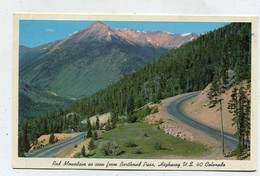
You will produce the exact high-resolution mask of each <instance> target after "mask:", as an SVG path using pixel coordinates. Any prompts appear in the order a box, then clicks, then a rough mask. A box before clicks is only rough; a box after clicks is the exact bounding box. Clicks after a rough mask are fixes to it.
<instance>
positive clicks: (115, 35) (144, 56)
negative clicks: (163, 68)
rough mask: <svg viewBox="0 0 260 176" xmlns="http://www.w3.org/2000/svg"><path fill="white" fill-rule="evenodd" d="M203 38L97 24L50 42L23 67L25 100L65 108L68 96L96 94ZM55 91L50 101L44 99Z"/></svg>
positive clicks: (21, 74) (22, 82)
mask: <svg viewBox="0 0 260 176" xmlns="http://www.w3.org/2000/svg"><path fill="white" fill-rule="evenodd" d="M197 37H198V35H196V34H171V33H167V32H159V31H157V32H146V31H134V30H132V29H115V28H112V27H110V26H107V25H105V24H103V23H100V22H96V23H93V24H92V25H90V26H88V27H86V28H85V29H83V30H82V31H79V32H75V33H73V34H71V35H69V36H68V37H66V38H65V39H63V40H61V41H57V42H53V43H50V44H46V46H48V47H46V46H45V47H43V46H40V47H38V48H40V49H41V50H39V49H38V50H35V51H42V50H44V52H39V53H38V56H37V53H36V54H35V55H33V56H34V57H33V58H32V57H31V58H30V59H28V58H27V61H26V62H25V63H24V64H22V65H20V71H19V75H20V78H19V79H20V80H19V81H20V92H19V93H20V96H21V97H23V98H21V100H28V99H30V100H32V101H34V102H37V104H42V103H44V104H45V106H46V107H47V105H46V104H48V103H50V102H52V103H51V104H52V106H54V107H59V106H60V105H61V104H63V103H62V102H61V99H62V98H65V99H69V100H71V99H73V98H82V97H87V96H90V95H92V94H93V93H95V92H97V91H99V90H101V89H103V88H105V87H107V86H108V85H110V84H112V83H114V82H116V81H118V80H119V79H121V78H122V77H123V76H124V75H127V74H130V73H133V72H135V71H137V70H139V69H140V68H142V67H143V66H144V65H146V64H147V63H151V62H153V61H155V60H156V59H157V58H158V57H159V56H161V55H162V54H163V53H165V52H167V51H169V50H170V49H172V48H176V47H179V46H181V45H182V44H184V43H187V42H189V41H191V40H194V39H195V38H197ZM32 49H33V48H32ZM32 49H31V51H32ZM21 59H23V60H26V58H24V57H20V60H21ZM25 85H26V87H31V88H33V89H31V90H28V91H25V90H24V89H22V88H23V87H25ZM34 90H37V96H36V94H35V91H34ZM50 92H51V94H52V95H51V96H50V98H51V100H50V102H48V101H47V100H46V97H43V96H45V95H46V94H47V95H50V94H49V93H50ZM39 94H40V95H39ZM53 95H55V96H53ZM24 96H25V97H27V98H24ZM39 97H42V98H39ZM59 97H62V98H59ZM59 102H60V103H59ZM20 103H24V102H20ZM30 103H31V104H32V102H30ZM27 108H28V107H27ZM35 109H36V108H35ZM38 109H40V105H39V108H38ZM28 111H30V109H28ZM23 112H24V111H23Z"/></svg>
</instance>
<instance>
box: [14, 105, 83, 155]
mask: <svg viewBox="0 0 260 176" xmlns="http://www.w3.org/2000/svg"><path fill="white" fill-rule="evenodd" d="M81 120H82V117H80V116H79V115H77V114H76V113H73V112H70V113H69V111H67V110H65V111H63V110H62V109H57V110H54V111H52V112H49V113H47V114H46V115H43V116H38V117H37V118H35V119H25V120H24V121H23V122H21V123H20V124H19V133H18V139H19V145H18V153H19V156H24V153H25V152H28V151H29V149H30V148H31V146H30V145H31V144H33V143H35V142H37V139H38V137H40V136H41V135H43V134H53V133H62V132H63V133H72V132H80V131H86V130H87V126H86V125H84V124H82V123H80V122H81Z"/></svg>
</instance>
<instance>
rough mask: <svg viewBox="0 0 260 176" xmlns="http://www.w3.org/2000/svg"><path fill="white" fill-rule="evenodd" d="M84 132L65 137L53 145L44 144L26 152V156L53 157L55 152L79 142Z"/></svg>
mask: <svg viewBox="0 0 260 176" xmlns="http://www.w3.org/2000/svg"><path fill="white" fill-rule="evenodd" d="M86 134H87V133H86V132H82V133H79V134H78V135H76V136H75V137H73V138H69V139H65V140H61V141H58V142H57V143H55V144H53V145H48V146H45V147H43V148H41V149H37V150H35V151H33V152H31V153H28V154H27V155H26V157H37V158H51V157H53V156H54V155H55V154H56V153H57V152H59V151H62V150H66V149H70V148H72V147H73V146H74V145H75V144H79V143H80V142H82V140H83V139H84V136H85V135H86Z"/></svg>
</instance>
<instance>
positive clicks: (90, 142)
mask: <svg viewBox="0 0 260 176" xmlns="http://www.w3.org/2000/svg"><path fill="white" fill-rule="evenodd" d="M95 148H96V146H95V144H94V139H93V138H91V139H90V141H89V143H88V150H89V151H92V150H94V149H95Z"/></svg>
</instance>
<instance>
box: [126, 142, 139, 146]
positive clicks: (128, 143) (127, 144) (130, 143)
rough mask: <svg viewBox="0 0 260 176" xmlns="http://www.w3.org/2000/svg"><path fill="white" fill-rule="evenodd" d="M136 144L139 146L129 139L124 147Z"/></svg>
mask: <svg viewBox="0 0 260 176" xmlns="http://www.w3.org/2000/svg"><path fill="white" fill-rule="evenodd" d="M136 146H137V144H136V143H134V141H129V142H127V143H125V144H124V147H136Z"/></svg>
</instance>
